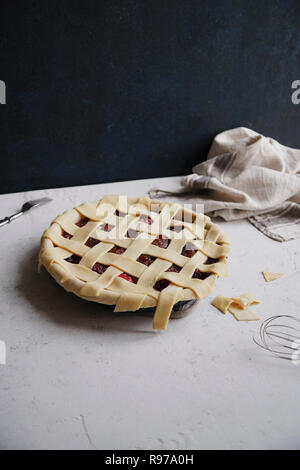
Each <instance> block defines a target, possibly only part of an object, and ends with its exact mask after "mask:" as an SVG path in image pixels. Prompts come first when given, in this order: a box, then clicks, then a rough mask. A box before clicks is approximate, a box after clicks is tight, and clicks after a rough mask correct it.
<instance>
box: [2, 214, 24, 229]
mask: <svg viewBox="0 0 300 470" xmlns="http://www.w3.org/2000/svg"><path fill="white" fill-rule="evenodd" d="M20 215H23V212H22V211H20V212H17V213H16V214H13V215H11V216H10V217H5V218H4V219H1V220H0V227H2V226H3V225H6V224H9V223H10V222H11V221H12V220H15V219H17V218H18V217H20Z"/></svg>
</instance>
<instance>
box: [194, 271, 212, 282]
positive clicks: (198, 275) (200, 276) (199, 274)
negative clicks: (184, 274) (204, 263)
mask: <svg viewBox="0 0 300 470" xmlns="http://www.w3.org/2000/svg"><path fill="white" fill-rule="evenodd" d="M210 275H211V273H203V272H202V271H200V270H199V269H196V270H195V272H194V274H193V278H194V279H202V280H203V281H204V279H206V278H207V277H208V276H210Z"/></svg>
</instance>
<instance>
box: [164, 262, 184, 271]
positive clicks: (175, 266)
mask: <svg viewBox="0 0 300 470" xmlns="http://www.w3.org/2000/svg"><path fill="white" fill-rule="evenodd" d="M180 271H181V267H180V266H177V264H172V265H171V266H170V267H169V268H168V269H167V271H166V272H167V273H179V272H180Z"/></svg>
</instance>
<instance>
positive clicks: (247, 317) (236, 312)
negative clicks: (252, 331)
mask: <svg viewBox="0 0 300 470" xmlns="http://www.w3.org/2000/svg"><path fill="white" fill-rule="evenodd" d="M229 312H230V313H232V315H233V316H234V318H235V319H236V320H237V321H255V320H260V318H259V317H258V316H257V315H256V313H255V312H253V310H251V309H250V308H244V309H243V308H239V307H236V306H234V305H231V306H230V307H229Z"/></svg>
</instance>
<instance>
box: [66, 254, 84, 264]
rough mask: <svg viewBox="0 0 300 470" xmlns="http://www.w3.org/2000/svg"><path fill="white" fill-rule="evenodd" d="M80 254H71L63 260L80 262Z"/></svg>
mask: <svg viewBox="0 0 300 470" xmlns="http://www.w3.org/2000/svg"><path fill="white" fill-rule="evenodd" d="M80 260H81V256H78V255H72V256H69V257H68V258H65V261H68V263H73V264H78V263H80Z"/></svg>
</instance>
